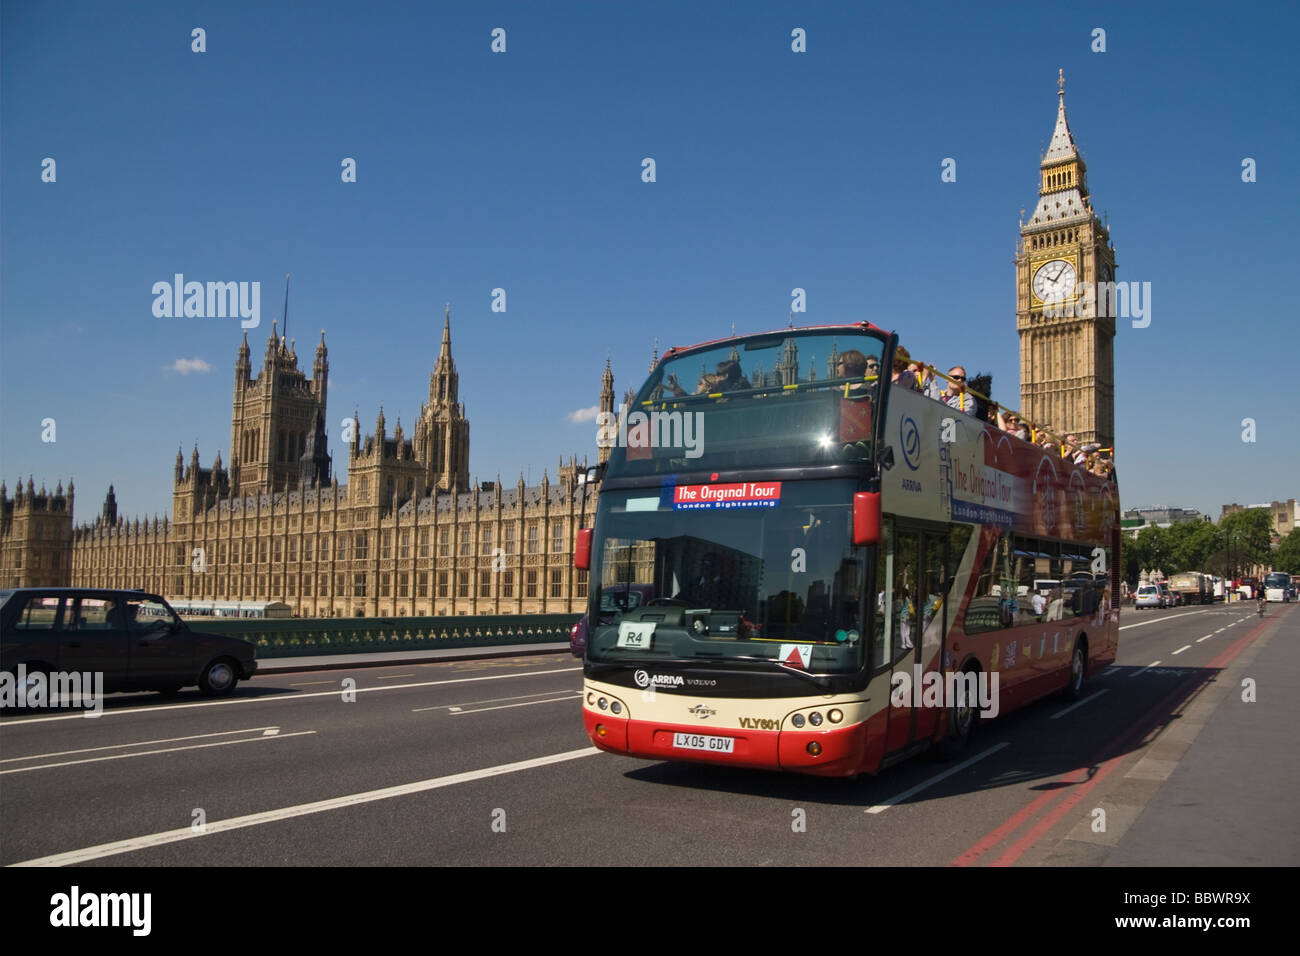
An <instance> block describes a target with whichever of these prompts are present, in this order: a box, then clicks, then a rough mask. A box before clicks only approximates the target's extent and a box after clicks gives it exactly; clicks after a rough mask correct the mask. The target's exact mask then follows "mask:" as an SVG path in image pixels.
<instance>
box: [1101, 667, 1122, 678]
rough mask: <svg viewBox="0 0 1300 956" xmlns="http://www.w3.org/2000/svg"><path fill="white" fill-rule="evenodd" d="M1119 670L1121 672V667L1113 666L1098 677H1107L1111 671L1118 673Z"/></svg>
mask: <svg viewBox="0 0 1300 956" xmlns="http://www.w3.org/2000/svg"><path fill="white" fill-rule="evenodd" d="M1117 670H1119V667H1118V666H1117V665H1115V664H1111V665H1110V667H1107V668H1106V669H1105V670H1104V671H1102V672H1101V673H1100V674H1098V675H1097V676H1098V677H1105V676H1106V675H1107V674H1109V673H1110V672H1111V671H1117Z"/></svg>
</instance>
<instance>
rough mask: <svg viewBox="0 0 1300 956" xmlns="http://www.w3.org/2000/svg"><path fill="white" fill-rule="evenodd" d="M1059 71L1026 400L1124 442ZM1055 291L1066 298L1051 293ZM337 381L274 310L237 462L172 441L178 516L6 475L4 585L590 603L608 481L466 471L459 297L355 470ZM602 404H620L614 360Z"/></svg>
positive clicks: (1020, 294)
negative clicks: (437, 341)
mask: <svg viewBox="0 0 1300 956" xmlns="http://www.w3.org/2000/svg"><path fill="white" fill-rule="evenodd" d="M1058 87H1059V89H1058V97H1059V99H1058V103H1057V116H1056V124H1055V127H1054V129H1053V133H1052V137H1051V140H1050V143H1049V146H1048V148H1047V150H1046V151H1045V153H1044V154H1043V155H1042V157H1041V159H1040V164H1039V165H1040V176H1039V197H1038V200H1037V202H1036V204H1035V209H1034V213H1033V214H1032V216H1031V217H1030V219H1029V220H1028V221H1027V222H1024V221H1022V223H1021V226H1020V237H1019V241H1018V244H1017V250H1016V251H1017V255H1016V315H1017V329H1018V332H1019V336H1020V378H1021V408H1022V410H1023V412H1024V414H1025V415H1026V416H1027V418H1028V419H1030V420H1033V421H1036V422H1038V423H1039V424H1040V425H1043V424H1049V423H1050V424H1051V425H1052V426H1053V427H1054V429H1055V430H1057V431H1059V432H1060V433H1061V434H1065V433H1067V432H1068V433H1073V434H1075V435H1077V436H1078V437H1079V439H1080V440H1081V441H1083V442H1088V441H1095V442H1098V443H1100V444H1101V445H1104V446H1111V445H1113V436H1114V434H1115V430H1114V400H1113V397H1114V360H1113V339H1114V335H1115V320H1114V318H1113V316H1111V317H1108V316H1106V315H1104V314H1098V310H1097V307H1096V306H1097V302H1096V300H1095V299H1089V298H1088V297H1086V296H1084V295H1083V294H1082V292H1081V291H1080V290H1082V289H1084V288H1088V287H1095V286H1096V285H1097V284H1099V283H1109V282H1113V280H1114V274H1115V272H1114V270H1115V255H1114V248H1113V246H1111V244H1110V238H1109V233H1108V230H1107V228H1106V227H1105V226H1104V225H1103V224H1102V223H1101V221H1100V220H1098V218H1097V216H1096V214H1095V213H1094V212H1093V209H1092V205H1091V202H1090V199H1089V196H1088V191H1087V185H1086V170H1085V166H1084V162H1083V159H1082V156H1081V155H1080V154H1079V152H1078V150H1077V148H1076V146H1075V143H1074V137H1073V134H1072V133H1071V131H1070V128H1069V125H1068V123H1067V122H1066V117H1065V98H1064V78H1063V77H1062V78H1060V80H1059V81H1058ZM1049 296H1050V297H1051V299H1052V301H1053V302H1054V303H1057V304H1059V303H1060V302H1061V301H1062V299H1063V298H1064V299H1066V300H1069V304H1070V306H1071V307H1070V308H1069V309H1066V310H1061V309H1054V308H1045V305H1046V304H1047V300H1048V299H1049ZM1103 311H1104V310H1103ZM1062 313H1064V314H1062ZM918 357H919V358H922V359H925V360H926V361H940V360H941V357H939V356H933V357H931V356H918ZM328 384H329V361H328V353H327V350H326V347H325V340H324V333H322V334H321V341H320V343H319V344H318V345H317V347H316V354H315V358H314V361H313V363H312V369H311V377H310V378H308V377H307V375H306V373H305V372H304V371H302V370H300V368H299V362H298V356H297V354H296V351H295V348H294V345H293V343H291V342H288V341H286V338H285V337H284V336H282V335H279V334H277V332H276V328H275V325H274V324H273V326H272V333H271V335H270V337H269V338H268V339H267V342H266V349H265V352H264V354H263V356H262V359H261V363H260V365H259V367H258V368H257V369H256V374H254V368H253V365H252V353H251V350H250V348H249V345H248V342H247V339H245V341H244V342H243V344H241V345H240V346H239V350H238V353H237V356H236V360H235V382H234V400H233V403H232V411H231V423H230V453H231V458H230V463H229V465H228V466H227V465H226V464H225V463H224V462H223V461H222V459H221V457H220V455H218V456H217V457H216V459H215V460H214V461H213V462H212V464H211V467H208V468H204V467H203V466H202V465H201V463H200V460H199V453H198V449H197V447H196V448H195V449H194V450H193V452H192V453H191V455H190V459H189V461H188V462H186V461H185V458H184V456H183V454H182V453H181V452H180V451H179V450H178V451H177V455H176V461H175V465H174V471H173V493H172V513H171V517H170V518H163V519H161V520H159V519H158V518H157V517H155V518H153V519H146V520H143V521H142V520H140V519H139V518H134V519H130V520H128V519H126V518H124V517H123V516H121V515H119V514H118V510H117V503H116V501H115V498H114V491H113V488H112V487H111V486H110V487H109V489H108V493H107V496H106V497H105V499H104V502H103V505H102V507H101V509H100V512H99V514H98V515H96V516H95V518H94V520H93V521H90V522H86V523H83V524H81V525H78V526H75V527H74V525H73V501H74V495H75V489H74V488H73V486H72V483H71V482H69V484H68V487H67V490H66V491H65V490H64V488H63V485H62V483H61V482H60V483H59V485H58V486H57V487H56V488H55V490H54V492H53V493H50V492H48V491H47V490H46V489H45V488H44V487H42V488H41V489H40V490H39V491H38V490H37V489H36V488H35V486H34V483H33V481H32V479H31V478H30V477H29V478H28V481H27V484H26V487H25V488H24V487H23V485H22V484H21V483H20V484H19V485H18V487H17V488H16V489H15V490H14V494H13V496H12V497H10V496H9V493H8V489H7V488H6V486H5V485H4V484H3V483H0V587H20V586H59V585H69V584H72V585H77V586H84V587H107V588H142V589H144V590H147V591H150V592H153V593H158V594H163V595H166V596H167V597H169V598H173V599H177V600H204V599H206V600H243V601H250V602H251V601H283V602H285V603H287V604H288V605H290V606H291V607H292V609H293V612H294V613H295V614H297V615H298V616H301V617H360V616H366V617H371V616H386V617H394V616H403V615H405V616H426V615H459V614H510V613H556V612H574V613H581V611H582V610H583V609H584V607H585V604H586V599H587V592H588V582H587V572H586V571H578V570H575V569H574V567H573V563H572V549H573V543H574V538H575V533H576V531H577V529H578V528H581V527H586V526H589V525H590V524H591V522H592V520H593V518H594V515H595V500H596V495H597V488H596V487H595V486H593V485H589V484H587V483H585V482H584V481H582V480H581V476H582V475H583V474H584V473H585V465H586V462H585V461H584V462H583V463H582V464H581V465H580V464H579V463H578V461H577V458H576V456H574V457H572V458H571V459H570V460H569V461H568V463H565V462H563V461H561V463H560V465H559V468H558V470H557V474H556V478H555V481H554V482H552V481H551V479H550V476H549V474H543V476H542V480H541V483H540V484H538V485H533V486H526V485H525V483H524V481H523V478H522V476H521V477H520V479H519V481H518V482H517V484H516V485H515V487H513V488H505V487H503V486H502V484H501V483H500V481H496V482H482V483H477V484H476V483H472V482H471V481H470V478H469V421H468V420H467V418H466V416H465V405H464V403H463V402H461V401H460V399H459V392H460V384H459V376H458V375H457V373H456V365H455V362H454V361H453V359H452V354H451V318H450V315H449V314H448V315H447V316H446V317H445V318H444V323H443V330H442V344H441V348H440V351H439V353H438V357H437V360H436V361H435V363H434V366H433V371H432V373H431V374H430V377H429V393H428V400H427V401H426V402H425V403H423V405H422V407H421V410H420V416H419V418H418V420H417V421H416V422H415V423H414V427H413V430H412V434H411V436H410V437H408V436H407V435H406V433H405V432H404V431H403V429H402V426H401V423H400V422H399V423H398V424H397V425H396V427H395V428H394V429H393V430H392V433H391V434H390V433H389V431H388V424H387V422H386V420H385V418H384V414H383V410H382V408H381V410H380V412H379V415H378V417H377V419H376V421H375V426H374V431H373V433H372V434H370V435H368V436H366V437H364V438H363V437H362V436H361V427H360V423H359V422H358V421H357V420H356V418H355V416H354V418H353V420H352V426H353V427H352V429H351V433H350V434H348V433H347V432H346V431H345V434H344V436H343V438H344V441H345V442H346V443H347V452H346V454H347V460H346V482H342V483H341V482H340V475H339V472H340V471H341V470H342V469H341V468H340V467H339V465H338V464H336V463H335V462H334V460H333V458H332V456H331V455H330V453H329V450H328V446H327V440H326V435H325V421H326V399H327V391H328ZM600 409H601V411H602V412H609V413H612V412H613V411H614V390H613V374H612V372H611V370H610V367H609V363H608V362H606V366H605V371H604V375H603V377H602V389H601V397H600ZM600 455H601V457H602V459H603V458H604V457H605V456H607V455H608V449H601V451H600Z"/></svg>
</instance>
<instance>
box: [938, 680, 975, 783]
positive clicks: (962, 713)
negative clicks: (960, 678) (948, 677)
mask: <svg viewBox="0 0 1300 956" xmlns="http://www.w3.org/2000/svg"><path fill="white" fill-rule="evenodd" d="M962 673H963V674H972V675H976V677H978V673H979V672H978V671H977V670H976V669H975V668H974V667H968V668H967V669H966V670H964V671H962ZM972 683H974V681H972ZM979 706H980V704H979V701H978V700H971V699H970V698H967V699H966V700H965V702H963V703H960V704H959V703H958V702H957V701H955V700H954V701H953V702H952V704H951V705H950V706H949V708H948V732H947V733H946V734H944V737H943V739H942V740H941V741H939V743H938V746H936V747H935V754H936V756H938V758H939V759H940V760H951V759H953V758H954V757H956V756H957V755H959V754H960V753H961V752H962V751H963V750H965V749H966V745H967V744H968V743H970V738H971V734H972V733H974V731H975V721H976V720H977V719H978V715H979Z"/></svg>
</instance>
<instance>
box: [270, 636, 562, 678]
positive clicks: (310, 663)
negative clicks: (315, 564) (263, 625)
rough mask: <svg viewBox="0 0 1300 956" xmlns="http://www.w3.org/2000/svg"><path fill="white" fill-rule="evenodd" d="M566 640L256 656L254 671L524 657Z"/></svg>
mask: <svg viewBox="0 0 1300 956" xmlns="http://www.w3.org/2000/svg"><path fill="white" fill-rule="evenodd" d="M568 649H569V642H568V641H563V642H559V641H554V642H551V643H547V644H501V645H496V646H489V647H448V648H443V649H438V648H433V649H430V650H422V651H381V652H379V653H374V654H315V655H310V656H308V655H304V656H294V657H259V658H258V659H257V673H259V674H292V673H296V672H298V671H325V670H337V669H339V668H342V667H389V666H392V665H394V664H428V663H432V662H434V661H473V660H485V659H489V658H494V657H525V656H528V655H530V654H554V653H555V652H556V651H567V650H568Z"/></svg>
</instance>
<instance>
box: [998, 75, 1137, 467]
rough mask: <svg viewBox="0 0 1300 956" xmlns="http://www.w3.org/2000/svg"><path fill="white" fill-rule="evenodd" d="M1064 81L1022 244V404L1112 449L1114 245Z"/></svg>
mask: <svg viewBox="0 0 1300 956" xmlns="http://www.w3.org/2000/svg"><path fill="white" fill-rule="evenodd" d="M1057 87H1058V90H1057V106H1056V126H1055V128H1054V129H1053V130H1052V139H1051V142H1050V143H1049V144H1048V147H1047V152H1046V153H1044V154H1043V158H1042V161H1041V162H1040V164H1039V187H1038V197H1039V198H1038V202H1037V204H1036V205H1035V207H1034V212H1033V215H1032V216H1030V218H1029V221H1028V222H1022V223H1021V225H1020V241H1019V243H1018V245H1017V248H1016V328H1017V330H1018V331H1019V333H1020V409H1021V411H1022V412H1023V413H1024V414H1025V415H1026V416H1027V417H1028V418H1029V420H1030V421H1033V422H1036V423H1038V424H1040V425H1042V424H1050V425H1051V426H1052V427H1053V429H1054V430H1055V431H1056V432H1058V433H1059V434H1062V435H1065V434H1070V433H1072V434H1074V435H1077V436H1078V437H1079V440H1080V441H1081V442H1084V443H1087V442H1097V443H1099V444H1101V445H1102V446H1105V447H1111V446H1113V445H1114V442H1115V357H1114V354H1115V353H1114V339H1115V316H1114V308H1113V305H1114V294H1113V293H1114V281H1115V249H1114V247H1113V246H1112V245H1111V242H1110V233H1109V231H1108V229H1107V228H1106V226H1105V225H1103V224H1102V222H1101V221H1100V220H1099V219H1098V218H1097V215H1096V213H1095V212H1094V211H1093V208H1092V202H1091V197H1090V196H1089V194H1088V183H1087V168H1086V167H1085V165H1084V162H1083V157H1082V156H1081V155H1080V154H1079V150H1078V147H1077V146H1076V145H1075V142H1074V134H1073V133H1072V132H1071V131H1070V124H1069V123H1068V122H1067V121H1066V118H1065V74H1064V71H1062V72H1061V73H1060V74H1059V76H1058V80H1057Z"/></svg>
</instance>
